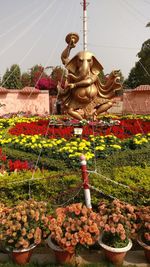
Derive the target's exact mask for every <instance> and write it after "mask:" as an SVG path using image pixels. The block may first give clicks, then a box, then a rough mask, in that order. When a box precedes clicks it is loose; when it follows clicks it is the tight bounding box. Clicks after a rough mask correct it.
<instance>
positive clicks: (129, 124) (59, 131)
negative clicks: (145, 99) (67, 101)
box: [9, 119, 150, 139]
mask: <svg viewBox="0 0 150 267" xmlns="http://www.w3.org/2000/svg"><path fill="white" fill-rule="evenodd" d="M83 123H84V122H79V121H75V120H74V121H73V120H72V121H66V122H65V121H57V122H55V121H54V122H50V121H49V120H39V121H35V122H30V123H29V122H21V123H17V124H16V125H15V126H14V127H12V128H11V129H10V130H9V133H10V134H12V135H17V136H18V135H21V134H25V135H35V134H41V135H43V136H47V137H48V138H58V137H59V138H66V139H70V137H71V136H73V130H74V127H75V126H80V127H83V134H82V137H83V138H84V137H87V136H89V135H92V134H93V135H109V134H111V135H115V136H116V137H118V138H120V139H124V138H128V137H131V136H132V135H135V134H138V133H141V134H147V133H148V132H150V121H144V120H142V119H131V120H130V119H121V120H120V121H119V120H115V119H114V120H104V121H103V120H100V121H99V122H87V123H86V122H85V124H86V125H84V124H83Z"/></svg>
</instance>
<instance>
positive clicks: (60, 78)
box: [51, 66, 67, 84]
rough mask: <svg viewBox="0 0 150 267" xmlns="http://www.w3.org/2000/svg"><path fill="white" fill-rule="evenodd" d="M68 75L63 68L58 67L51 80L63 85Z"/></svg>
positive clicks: (54, 70)
mask: <svg viewBox="0 0 150 267" xmlns="http://www.w3.org/2000/svg"><path fill="white" fill-rule="evenodd" d="M66 75H67V72H66V70H65V69H64V68H61V67H60V66H56V67H55V68H54V69H53V71H52V73H51V78H52V80H54V81H55V82H56V83H58V82H60V83H61V84H63V83H64V82H65V80H66Z"/></svg>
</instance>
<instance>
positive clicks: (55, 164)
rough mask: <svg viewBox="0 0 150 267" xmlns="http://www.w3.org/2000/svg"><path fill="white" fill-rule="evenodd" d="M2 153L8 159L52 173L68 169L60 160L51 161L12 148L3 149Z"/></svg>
mask: <svg viewBox="0 0 150 267" xmlns="http://www.w3.org/2000/svg"><path fill="white" fill-rule="evenodd" d="M3 153H5V154H6V155H7V158H8V159H12V160H18V159H20V160H22V161H24V160H27V161H28V162H29V163H30V164H31V166H32V167H34V166H35V165H37V166H38V167H40V168H45V169H49V170H53V171H59V170H66V169H67V168H68V167H67V165H66V163H65V161H64V160H63V159H62V160H60V159H53V158H48V157H46V156H45V157H44V156H39V157H38V155H36V154H33V153H29V152H24V151H21V150H16V149H13V148H8V147H6V146H5V147H3Z"/></svg>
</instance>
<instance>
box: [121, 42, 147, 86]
mask: <svg viewBox="0 0 150 267" xmlns="http://www.w3.org/2000/svg"><path fill="white" fill-rule="evenodd" d="M138 57H139V61H138V62H136V63H135V66H134V67H133V68H132V69H131V71H130V73H129V76H128V78H127V80H126V81H125V83H124V85H125V87H127V88H136V87H137V86H139V85H146V84H148V85H149V84H150V75H149V73H150V39H148V40H147V41H145V42H144V43H143V44H142V48H141V50H140V52H139V53H138Z"/></svg>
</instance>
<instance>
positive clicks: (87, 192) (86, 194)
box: [80, 155, 92, 209]
mask: <svg viewBox="0 0 150 267" xmlns="http://www.w3.org/2000/svg"><path fill="white" fill-rule="evenodd" d="M80 162H81V171H82V180H83V188H84V197H85V205H86V206H87V208H90V209H91V208H92V204H91V193H90V188H89V179H88V172H87V167H86V159H85V156H84V155H82V156H81V157H80Z"/></svg>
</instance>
